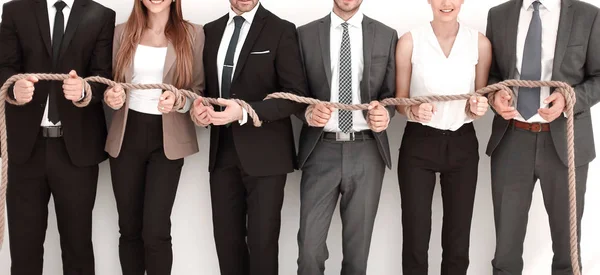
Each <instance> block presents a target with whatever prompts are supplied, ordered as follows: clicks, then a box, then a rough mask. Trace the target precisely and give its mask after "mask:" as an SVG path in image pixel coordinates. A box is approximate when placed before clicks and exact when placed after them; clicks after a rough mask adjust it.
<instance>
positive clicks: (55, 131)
mask: <svg viewBox="0 0 600 275" xmlns="http://www.w3.org/2000/svg"><path fill="white" fill-rule="evenodd" d="M41 128H42V129H41V130H42V136H43V137H46V138H59V137H62V136H63V129H62V126H52V127H44V126H42V127H41Z"/></svg>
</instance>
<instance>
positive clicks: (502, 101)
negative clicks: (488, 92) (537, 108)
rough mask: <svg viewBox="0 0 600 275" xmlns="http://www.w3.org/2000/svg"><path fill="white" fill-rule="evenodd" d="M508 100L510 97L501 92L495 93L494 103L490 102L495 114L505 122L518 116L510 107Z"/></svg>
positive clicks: (505, 92) (513, 108) (503, 91)
mask: <svg viewBox="0 0 600 275" xmlns="http://www.w3.org/2000/svg"><path fill="white" fill-rule="evenodd" d="M510 99H511V95H510V94H509V93H508V92H507V91H505V90H501V91H498V92H496V94H495V95H494V102H492V106H493V107H494V109H495V110H496V112H497V113H498V114H499V115H500V116H502V117H503V118H504V119H506V120H511V119H513V118H515V117H516V116H517V115H518V114H519V113H518V112H517V111H516V110H515V107H512V106H510Z"/></svg>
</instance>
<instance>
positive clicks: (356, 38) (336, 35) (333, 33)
mask: <svg viewBox="0 0 600 275" xmlns="http://www.w3.org/2000/svg"><path fill="white" fill-rule="evenodd" d="M363 17H364V15H363V13H362V12H361V11H358V12H357V13H356V14H354V16H352V17H351V18H350V19H348V21H344V19H342V18H340V17H339V16H338V15H337V14H335V13H334V12H332V13H331V30H330V41H329V43H330V44H329V48H330V54H331V62H330V63H331V99H330V101H331V102H339V95H340V77H339V75H340V62H339V60H340V48H341V45H342V35H343V33H344V28H343V27H342V23H344V22H346V23H348V35H349V36H350V53H351V55H352V104H360V103H362V102H361V98H360V83H361V81H362V77H363V69H364V55H363V32H362V21H363ZM368 129H369V126H368V124H367V120H366V119H365V116H364V115H363V111H352V131H354V132H358V131H363V130H368ZM323 130H324V131H326V132H341V130H340V128H339V110H336V111H335V112H333V113H332V114H331V118H330V119H329V121H328V122H327V124H325V127H324V128H323Z"/></svg>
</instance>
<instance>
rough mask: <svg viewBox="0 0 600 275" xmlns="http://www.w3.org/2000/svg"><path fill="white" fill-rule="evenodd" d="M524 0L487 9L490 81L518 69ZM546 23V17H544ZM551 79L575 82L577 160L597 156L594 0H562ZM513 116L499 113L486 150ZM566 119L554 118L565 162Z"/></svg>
mask: <svg viewBox="0 0 600 275" xmlns="http://www.w3.org/2000/svg"><path fill="white" fill-rule="evenodd" d="M522 5H523V0H511V1H508V2H506V3H504V4H501V5H499V6H496V7H494V8H492V9H491V10H490V11H489V13H488V22H487V32H486V36H487V37H488V38H489V40H490V41H491V43H492V49H493V52H494V53H493V58H492V67H491V69H490V77H489V82H490V84H492V83H497V82H499V81H502V80H506V79H513V78H514V77H515V71H516V65H515V64H516V41H517V24H518V21H519V13H520V8H521V6H522ZM542 24H543V22H542ZM552 80H556V81H564V82H566V83H569V84H570V85H571V86H573V87H574V88H575V93H576V94H577V103H576V104H575V108H574V113H575V117H574V118H575V165H576V166H580V165H585V164H587V163H589V162H590V161H592V160H593V159H594V158H595V157H596V152H595V147H594V136H593V131H592V118H591V113H590V108H591V107H592V106H593V105H594V104H596V103H597V102H598V101H599V100H600V12H599V9H598V8H597V7H595V6H593V5H591V4H588V3H585V2H580V1H577V0H562V4H561V13H560V23H559V27H558V37H557V42H556V52H555V54H554V64H553V70H552ZM508 126H509V122H508V121H507V120H504V119H503V118H502V117H501V116H499V115H495V116H494V122H493V126H492V134H491V137H490V140H489V143H488V147H487V151H486V153H487V154H488V155H490V156H491V155H492V154H493V152H494V150H495V149H496V147H497V146H498V144H499V143H500V141H501V140H502V137H503V136H504V133H505V132H506V129H507V128H508ZM566 127H567V119H566V118H565V117H564V116H560V117H559V118H557V119H556V120H554V121H553V122H552V123H550V132H551V135H552V140H553V141H554V145H555V147H556V151H557V153H558V156H559V157H560V159H561V160H562V161H563V163H564V164H565V165H567V139H566V137H565V133H566Z"/></svg>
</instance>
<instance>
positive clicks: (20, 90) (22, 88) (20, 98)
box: [13, 76, 39, 104]
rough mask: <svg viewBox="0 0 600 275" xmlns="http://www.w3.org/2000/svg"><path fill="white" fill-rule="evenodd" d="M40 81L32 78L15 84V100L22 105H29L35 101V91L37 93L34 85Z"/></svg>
mask: <svg viewBox="0 0 600 275" xmlns="http://www.w3.org/2000/svg"><path fill="white" fill-rule="evenodd" d="M38 81H39V79H37V78H36V77H33V76H30V77H28V78H25V79H21V80H19V81H17V82H16V83H15V87H14V89H13V91H14V94H15V99H16V100H17V102H18V103H20V104H25V103H29V102H30V101H31V100H32V99H33V91H35V87H34V85H33V84H34V83H37V82H38Z"/></svg>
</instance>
